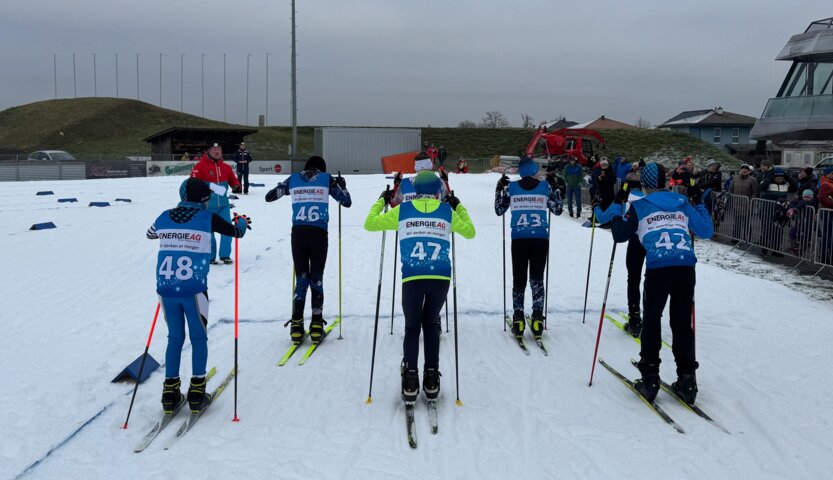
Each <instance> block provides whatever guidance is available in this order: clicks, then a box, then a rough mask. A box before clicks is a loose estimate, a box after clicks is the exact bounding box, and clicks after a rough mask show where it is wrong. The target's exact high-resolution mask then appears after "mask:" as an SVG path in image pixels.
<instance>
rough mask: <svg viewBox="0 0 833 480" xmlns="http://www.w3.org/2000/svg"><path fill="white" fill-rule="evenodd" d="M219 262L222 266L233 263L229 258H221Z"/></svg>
mask: <svg viewBox="0 0 833 480" xmlns="http://www.w3.org/2000/svg"><path fill="white" fill-rule="evenodd" d="M220 261H221V262H223V263H224V264H226V265H231V264H232V263H234V260H232V259H231V258H229V257H222V258H221V259H220Z"/></svg>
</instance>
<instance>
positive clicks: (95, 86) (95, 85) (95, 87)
mask: <svg viewBox="0 0 833 480" xmlns="http://www.w3.org/2000/svg"><path fill="white" fill-rule="evenodd" d="M93 96H94V97H97V96H98V71H97V69H96V67H95V52H93Z"/></svg>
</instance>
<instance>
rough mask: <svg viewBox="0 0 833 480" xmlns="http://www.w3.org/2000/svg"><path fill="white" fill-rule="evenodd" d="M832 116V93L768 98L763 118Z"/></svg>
mask: <svg viewBox="0 0 833 480" xmlns="http://www.w3.org/2000/svg"><path fill="white" fill-rule="evenodd" d="M828 116H833V95H813V96H806V97H778V98H770V99H769V101H768V102H767V103H766V107H765V108H764V114H763V118H782V117H828Z"/></svg>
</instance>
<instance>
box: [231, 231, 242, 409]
mask: <svg viewBox="0 0 833 480" xmlns="http://www.w3.org/2000/svg"><path fill="white" fill-rule="evenodd" d="M238 240H239V238H237V237H234V372H235V375H234V418H232V419H231V421H232V422H239V421H240V419H239V418H238V417H237V377H239V376H240V375H239V374H238V373H239V372H240V369H238V368H237V333H238V326H239V323H240V322H239V320H238V318H239V317H238V315H237V312H238V309H237V307H238V305H239V302H238V292H239V287H240V281H239V279H240V255H238V253H237V252H238V250H237V245H238Z"/></svg>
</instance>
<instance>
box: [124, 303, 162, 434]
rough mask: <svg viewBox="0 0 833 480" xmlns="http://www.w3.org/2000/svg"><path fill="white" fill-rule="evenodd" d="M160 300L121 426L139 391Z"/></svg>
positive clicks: (128, 414)
mask: <svg viewBox="0 0 833 480" xmlns="http://www.w3.org/2000/svg"><path fill="white" fill-rule="evenodd" d="M161 306H162V302H157V303H156V311H155V312H154V313H153V323H151V324H150V334H148V341H147V343H146V344H145V353H144V354H143V355H142V363H140V364H139V375H137V376H136V386H135V387H133V397H131V398H130V407H129V408H128V409H127V418H125V419H124V425H123V426H122V427H121V428H123V429H125V430H126V429H127V421H128V420H130V412H132V411H133V401H134V400H136V392H137V391H139V383H140V382H141V379H142V371H143V370H144V369H145V360H147V358H148V349H149V348H150V340H151V339H152V338H153V329H154V328H156V319H157V318H158V317H159V308H160V307H161Z"/></svg>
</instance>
